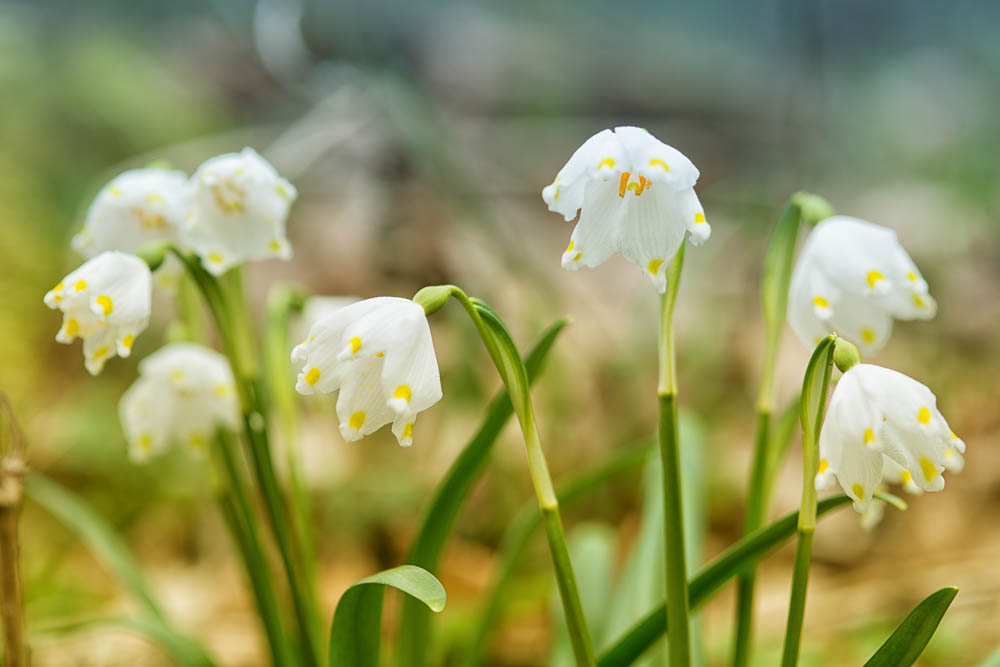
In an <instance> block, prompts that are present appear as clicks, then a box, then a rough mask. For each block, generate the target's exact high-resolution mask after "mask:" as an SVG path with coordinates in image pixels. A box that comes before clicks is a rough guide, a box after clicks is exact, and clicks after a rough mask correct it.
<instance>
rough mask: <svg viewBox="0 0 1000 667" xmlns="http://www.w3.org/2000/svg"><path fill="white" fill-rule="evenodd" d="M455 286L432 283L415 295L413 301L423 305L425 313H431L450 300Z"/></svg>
mask: <svg viewBox="0 0 1000 667" xmlns="http://www.w3.org/2000/svg"><path fill="white" fill-rule="evenodd" d="M453 289H454V288H453V287H452V286H451V285H430V286H428V287H425V288H423V289H422V290H420V291H419V292H417V293H416V294H414V295H413V302H414V303H416V304H417V305H419V306H421V307H423V309H424V313H425V314H427V315H430V314H432V313H434V312H436V311H437V310H439V309H440V308H441V307H442V306H444V304H446V303H447V302H448V299H449V297H451V294H452V291H453Z"/></svg>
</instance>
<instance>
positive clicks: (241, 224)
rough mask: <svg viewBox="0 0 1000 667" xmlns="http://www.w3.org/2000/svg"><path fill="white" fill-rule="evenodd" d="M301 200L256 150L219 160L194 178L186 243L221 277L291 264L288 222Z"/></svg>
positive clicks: (184, 234)
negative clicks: (250, 264) (271, 263)
mask: <svg viewBox="0 0 1000 667" xmlns="http://www.w3.org/2000/svg"><path fill="white" fill-rule="evenodd" d="M297 196H298V193H297V192H296V190H295V186H293V185H292V184H291V183H289V182H288V181H287V180H285V179H284V178H282V177H281V176H279V175H278V172H277V171H275V169H274V167H272V166H271V165H270V163H268V162H267V161H266V160H265V159H264V158H262V157H261V156H260V155H259V154H258V153H257V151H255V150H253V149H252V148H244V149H243V151H242V152H240V153H227V154H225V155H219V156H217V157H214V158H212V159H210V160H208V161H206V162H205V163H204V164H202V165H201V166H200V167H198V170H197V171H196V172H195V174H194V176H192V177H191V208H190V211H189V213H188V217H187V219H186V221H185V223H184V226H183V228H182V232H181V238H182V241H183V242H184V245H186V246H187V247H190V248H191V249H192V250H194V251H195V252H196V253H197V254H198V255H199V256H200V257H201V260H202V264H203V265H204V266H205V268H206V269H207V270H208V271H209V272H211V273H213V274H215V275H220V274H222V273H225V272H226V271H227V270H228V269H229V268H231V267H233V266H236V265H238V264H242V263H243V262H246V261H250V260H258V259H270V258H278V259H290V258H291V256H292V247H291V245H289V243H288V239H287V238H286V237H285V221H286V219H287V218H288V211H289V209H290V208H291V205H292V202H294V201H295V198H296V197H297Z"/></svg>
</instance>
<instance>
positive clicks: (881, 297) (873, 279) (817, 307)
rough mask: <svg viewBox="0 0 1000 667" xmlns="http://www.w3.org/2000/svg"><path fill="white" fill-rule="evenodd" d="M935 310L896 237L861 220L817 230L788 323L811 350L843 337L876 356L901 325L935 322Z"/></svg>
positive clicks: (799, 269) (795, 280) (803, 259)
mask: <svg viewBox="0 0 1000 667" xmlns="http://www.w3.org/2000/svg"><path fill="white" fill-rule="evenodd" d="M936 310H937V304H936V303H935V301H934V299H933V298H931V295H930V293H929V291H928V288H927V282H926V281H925V280H924V279H923V277H922V276H921V275H920V271H919V270H918V269H917V267H916V265H915V264H914V263H913V260H912V259H910V256H909V255H908V254H907V253H906V250H904V249H903V246H901V245H900V244H899V240H898V239H897V238H896V232H894V231H892V230H891V229H887V228H886V227H880V226H878V225H873V224H871V223H870V222H865V221H864V220H858V219H857V218H849V217H847V216H835V217H832V218H827V219H826V220H824V221H822V222H820V223H819V224H818V225H816V228H815V229H814V230H813V231H812V233H811V234H810V235H809V238H808V239H806V243H805V246H804V247H803V248H802V254H801V255H800V256H799V259H798V262H797V263H796V265H795V270H794V272H793V273H792V282H791V286H790V289H789V297H788V322H789V324H791V326H792V329H794V330H795V333H796V334H797V335H798V337H799V338H800V339H801V340H802V342H803V343H805V344H806V346H808V347H812V346H813V345H814V344H815V342H816V341H817V340H819V339H820V338H822V337H823V336H826V335H827V334H830V333H836V334H838V335H840V336H843V337H844V338H846V339H847V340H849V341H851V342H852V343H855V344H857V345H858V347H860V348H861V351H862V352H863V353H865V354H874V353H876V352H878V351H879V350H880V349H882V346H883V345H885V343H886V341H888V340H889V334H890V333H891V332H892V320H893V318H894V317H895V318H896V319H899V320H913V319H930V318H931V317H933V316H934V313H935V312H936Z"/></svg>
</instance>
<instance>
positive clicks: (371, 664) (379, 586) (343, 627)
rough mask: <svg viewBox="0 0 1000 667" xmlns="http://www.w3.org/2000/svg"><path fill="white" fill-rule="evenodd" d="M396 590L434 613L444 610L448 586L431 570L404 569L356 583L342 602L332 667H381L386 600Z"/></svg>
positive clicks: (336, 622)
mask: <svg viewBox="0 0 1000 667" xmlns="http://www.w3.org/2000/svg"><path fill="white" fill-rule="evenodd" d="M386 586H392V587H393V588H396V589H398V590H401V591H403V592H404V593H406V594H407V595H409V596H411V597H414V598H416V599H417V600H419V601H420V602H423V603H424V604H425V605H427V607H428V608H429V609H430V610H431V611H434V612H439V611H441V610H442V609H444V606H445V602H446V601H447V595H446V594H445V590H444V586H442V585H441V582H440V581H438V580H437V578H436V577H435V576H434V575H433V574H431V573H430V572H428V571H427V570H425V569H423V568H420V567H417V566H415V565H401V566H399V567H394V568H392V569H390V570H383V571H382V572H379V573H378V574H373V575H372V576H370V577H365V578H364V579H362V580H360V581H358V582H356V583H355V584H354V585H352V586H351V587H350V588H348V589H347V592H345V593H344V595H343V596H342V597H341V598H340V602H339V603H337V611H336V612H335V613H334V616H333V627H332V628H331V630H330V664H331V665H351V666H352V667H379V652H380V649H381V639H382V637H381V635H382V599H383V596H384V593H385V587H386Z"/></svg>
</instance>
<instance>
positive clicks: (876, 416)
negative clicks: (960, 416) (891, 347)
mask: <svg viewBox="0 0 1000 667" xmlns="http://www.w3.org/2000/svg"><path fill="white" fill-rule="evenodd" d="M964 453H965V443H964V442H962V441H961V440H960V439H959V438H958V437H957V436H956V435H955V434H954V433H952V431H951V429H949V428H948V422H946V421H945V419H944V417H943V416H941V413H940V412H938V409H937V399H936V398H935V396H934V394H933V393H931V390H930V389H928V388H927V387H926V386H924V385H922V384H921V383H919V382H917V381H916V380H913V379H912V378H909V377H907V376H905V375H903V374H902V373H897V372H896V371H893V370H889V369H888V368H882V367H880V366H873V365H871V364H857V365H855V366H853V367H851V369H850V370H848V371H847V372H846V373H844V375H843V377H841V378H840V381H839V382H838V383H837V386H836V388H835V389H834V391H833V397H832V398H831V399H830V407H829V410H827V414H826V420H825V421H824V422H823V429H822V431H821V432H820V439H819V455H820V461H819V471H818V474H817V475H816V488H817V489H820V490H822V489H826V488H829V487H830V486H831V485H832V484H833V479H834V477H836V478H837V480H838V481H839V482H840V486H841V487H842V488H843V489H844V493H846V494H847V495H849V496H850V497H851V498H852V499H853V500H854V508H855V509H856V510H857V511H858V513H861V514H864V513H865V512H866V511H867V510H868V508H869V505H870V504H871V502H872V496H873V494H874V493H875V491H876V490H879V487H880V485H881V484H883V482H893V483H901V484H902V485H903V487H904V488H905V489H907V490H909V491H911V492H913V491H916V492H921V491H940V490H941V489H943V488H944V477H943V476H942V473H943V472H944V471H945V470H952V471H955V472H957V471H959V470H961V468H962V464H963V460H962V454H964Z"/></svg>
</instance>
